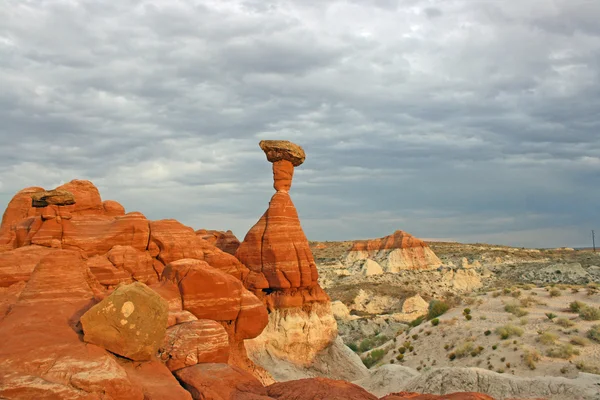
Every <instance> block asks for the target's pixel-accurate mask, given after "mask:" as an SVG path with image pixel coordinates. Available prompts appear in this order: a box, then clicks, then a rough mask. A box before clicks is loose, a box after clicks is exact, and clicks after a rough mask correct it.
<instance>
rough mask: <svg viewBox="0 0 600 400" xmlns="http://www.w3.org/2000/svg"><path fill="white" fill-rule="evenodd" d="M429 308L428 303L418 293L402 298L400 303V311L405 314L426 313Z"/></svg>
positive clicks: (419, 314)
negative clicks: (402, 300)
mask: <svg viewBox="0 0 600 400" xmlns="http://www.w3.org/2000/svg"><path fill="white" fill-rule="evenodd" d="M428 310H429V303H427V302H426V301H425V300H423V298H422V297H421V296H419V295H418V294H417V295H415V296H412V297H409V298H408V299H406V300H404V303H402V312H403V313H406V314H418V315H417V316H421V315H425V314H427V312H428Z"/></svg>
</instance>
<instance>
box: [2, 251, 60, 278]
mask: <svg viewBox="0 0 600 400" xmlns="http://www.w3.org/2000/svg"><path fill="white" fill-rule="evenodd" d="M53 251H54V250H53V249H50V248H47V247H41V246H26V247H21V248H18V249H14V250H10V251H6V252H3V253H0V287H7V286H11V285H13V284H15V283H17V282H27V281H28V280H29V276H30V275H31V273H32V272H33V269H34V268H35V266H36V265H37V264H38V262H39V261H40V260H41V259H42V258H44V257H45V256H47V255H48V254H50V253H52V252H53Z"/></svg>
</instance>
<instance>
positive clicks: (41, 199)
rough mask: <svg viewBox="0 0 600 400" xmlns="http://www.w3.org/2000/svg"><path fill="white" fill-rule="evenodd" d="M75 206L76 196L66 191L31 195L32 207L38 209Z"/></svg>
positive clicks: (51, 191) (50, 191) (49, 191)
mask: <svg viewBox="0 0 600 400" xmlns="http://www.w3.org/2000/svg"><path fill="white" fill-rule="evenodd" d="M72 204H75V196H73V193H71V192H68V191H66V190H56V189H55V190H48V191H46V190H44V191H41V192H35V193H32V194H31V206H32V207H36V208H42V207H48V206H50V205H52V206H68V205H72Z"/></svg>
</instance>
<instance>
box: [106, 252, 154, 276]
mask: <svg viewBox="0 0 600 400" xmlns="http://www.w3.org/2000/svg"><path fill="white" fill-rule="evenodd" d="M106 257H107V258H108V260H109V261H110V262H111V263H112V265H114V266H115V268H116V269H118V270H124V271H127V272H128V273H129V275H130V276H131V277H132V278H133V279H134V280H136V281H137V282H142V283H145V284H147V285H150V284H152V283H155V282H158V277H157V275H156V271H155V270H154V262H153V260H152V257H151V256H150V254H148V252H146V251H140V250H138V249H136V248H134V247H132V246H121V245H116V246H113V247H112V248H111V249H110V250H109V252H108V253H106Z"/></svg>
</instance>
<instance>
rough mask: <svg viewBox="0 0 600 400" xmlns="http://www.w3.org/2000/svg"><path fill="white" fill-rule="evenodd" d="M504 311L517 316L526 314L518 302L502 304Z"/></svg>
mask: <svg viewBox="0 0 600 400" xmlns="http://www.w3.org/2000/svg"><path fill="white" fill-rule="evenodd" d="M504 311H506V312H507V313H511V314H513V315H515V316H517V317H524V316H525V315H527V314H528V312H527V311H525V310H523V309H522V308H521V307H519V305H518V304H516V303H510V304H507V305H505V306H504Z"/></svg>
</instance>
